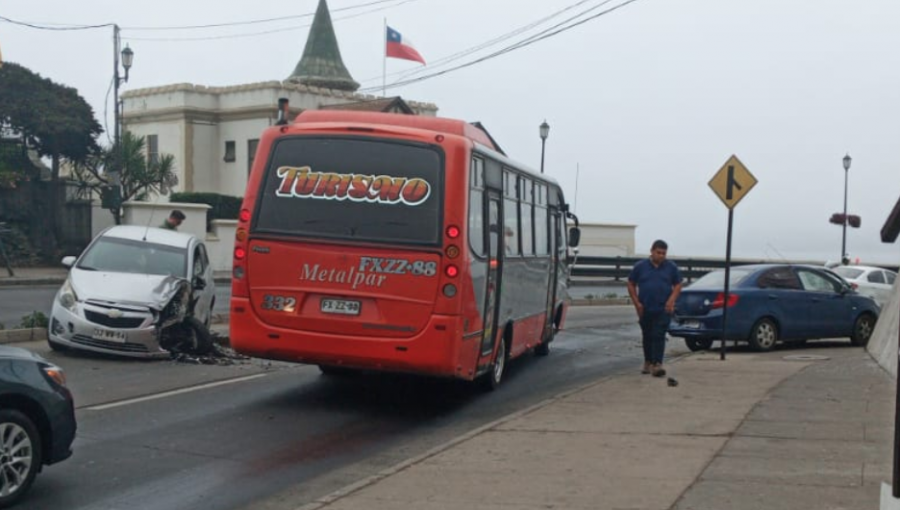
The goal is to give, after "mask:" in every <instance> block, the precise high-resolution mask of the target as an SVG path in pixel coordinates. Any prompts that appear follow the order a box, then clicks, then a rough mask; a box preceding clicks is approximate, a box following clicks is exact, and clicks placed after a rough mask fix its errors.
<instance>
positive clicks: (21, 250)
mask: <svg viewBox="0 0 900 510" xmlns="http://www.w3.org/2000/svg"><path fill="white" fill-rule="evenodd" d="M5 229H6V230H0V236H2V237H3V239H2V242H3V249H4V251H5V252H6V256H7V257H9V263H10V264H11V265H12V266H14V267H27V266H34V265H37V264H38V263H39V262H40V259H41V254H40V250H38V249H37V248H35V247H34V246H32V244H31V241H29V239H28V234H27V232H28V226H27V225H25V224H20V223H7V224H6V226H5ZM2 266H3V261H2V260H0V269H3V268H2ZM3 270H4V271H5V269H3Z"/></svg>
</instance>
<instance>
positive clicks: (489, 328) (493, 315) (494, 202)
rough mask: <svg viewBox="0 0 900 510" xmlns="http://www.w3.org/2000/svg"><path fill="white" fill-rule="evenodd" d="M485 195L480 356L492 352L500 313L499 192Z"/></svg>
mask: <svg viewBox="0 0 900 510" xmlns="http://www.w3.org/2000/svg"><path fill="white" fill-rule="evenodd" d="M485 195H486V196H487V203H486V204H485V208H486V209H487V210H486V211H485V212H486V214H485V215H484V221H485V222H486V223H487V225H485V227H486V228H485V229H484V231H485V232H487V236H488V244H487V247H488V253H487V258H488V272H487V292H485V296H484V333H483V336H482V337H481V356H482V357H484V356H489V355H491V354H493V352H494V339H495V338H496V336H497V335H496V329H497V328H496V325H497V316H498V314H499V313H500V306H499V304H500V303H499V300H500V264H501V260H500V259H501V257H500V250H501V248H502V247H501V246H500V240H501V239H500V232H501V229H502V228H503V227H502V225H501V222H500V194H499V193H497V192H496V191H485Z"/></svg>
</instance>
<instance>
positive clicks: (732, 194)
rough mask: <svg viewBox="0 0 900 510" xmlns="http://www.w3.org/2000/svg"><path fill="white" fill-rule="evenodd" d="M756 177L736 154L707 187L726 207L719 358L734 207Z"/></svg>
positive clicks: (724, 327) (727, 300)
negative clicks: (726, 237)
mask: <svg viewBox="0 0 900 510" xmlns="http://www.w3.org/2000/svg"><path fill="white" fill-rule="evenodd" d="M757 182H758V181H757V180H756V177H754V176H753V174H751V173H750V170H747V167H745V166H744V164H743V163H741V160H739V159H738V158H737V156H731V157H730V158H728V161H726V162H725V164H724V165H722V168H720V169H719V171H718V172H716V175H714V176H713V178H712V180H711V181H709V187H710V188H712V190H713V193H715V194H716V195H717V196H718V197H719V200H721V201H722V203H723V204H725V207H727V208H728V241H727V243H726V248H725V292H724V294H723V296H724V301H723V306H722V350H721V354H720V356H719V359H722V360H724V359H725V349H726V346H725V344H726V340H727V338H726V336H725V332H726V331H728V308H729V306H730V304H731V234H732V230H733V228H734V207H735V206H736V205H737V204H738V202H740V201H741V199H743V198H744V197H745V196H747V193H750V190H751V189H753V187H754V186H756V183H757Z"/></svg>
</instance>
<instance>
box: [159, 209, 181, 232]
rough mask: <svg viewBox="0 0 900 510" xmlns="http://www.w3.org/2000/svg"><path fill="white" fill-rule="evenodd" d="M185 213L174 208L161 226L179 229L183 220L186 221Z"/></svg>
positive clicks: (167, 228)
mask: <svg viewBox="0 0 900 510" xmlns="http://www.w3.org/2000/svg"><path fill="white" fill-rule="evenodd" d="M185 217H186V216H185V215H184V213H183V212H181V211H179V210H178V209H175V210H173V211H172V212H171V213H169V217H168V218H166V221H164V222H163V224H162V225H160V226H159V228H164V229H166V230H178V227H180V226H181V224H182V222H184V219H185Z"/></svg>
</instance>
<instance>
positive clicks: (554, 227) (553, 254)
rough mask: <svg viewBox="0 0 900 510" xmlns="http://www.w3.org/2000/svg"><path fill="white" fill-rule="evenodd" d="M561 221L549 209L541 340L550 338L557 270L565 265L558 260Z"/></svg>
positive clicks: (556, 213)
mask: <svg viewBox="0 0 900 510" xmlns="http://www.w3.org/2000/svg"><path fill="white" fill-rule="evenodd" d="M561 220H562V217H561V216H560V211H559V209H555V208H553V209H550V281H549V285H548V286H547V320H546V322H545V325H544V338H542V339H541V340H544V339H547V338H552V336H553V335H552V330H553V328H554V327H555V326H554V324H553V322H554V319H555V317H554V312H555V309H554V308H555V306H556V299H557V289H558V285H559V278H560V274H559V268H560V266H562V264H564V263H565V261H564V260H560V253H559V252H560V244H561V243H562V232H561V231H560V224H561Z"/></svg>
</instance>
